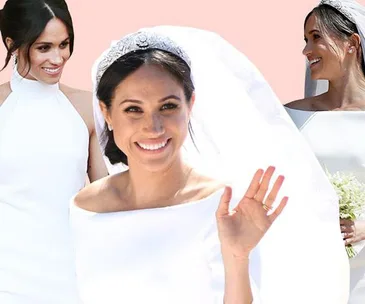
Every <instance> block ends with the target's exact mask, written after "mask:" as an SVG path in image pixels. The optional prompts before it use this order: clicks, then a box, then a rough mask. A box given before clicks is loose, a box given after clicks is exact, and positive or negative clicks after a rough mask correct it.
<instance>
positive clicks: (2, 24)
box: [0, 0, 74, 72]
mask: <svg viewBox="0 0 365 304" xmlns="http://www.w3.org/2000/svg"><path fill="white" fill-rule="evenodd" d="M53 18H58V19H60V20H61V21H62V22H63V23H64V24H65V26H66V28H67V32H68V35H69V38H70V54H72V52H73V46H74V30H73V25H72V18H71V15H70V12H69V10H68V7H67V4H66V2H65V1H64V0H7V1H6V3H5V5H4V7H3V9H2V10H1V12H0V31H1V36H2V39H3V42H4V44H5V47H6V49H7V55H6V58H5V64H4V67H3V68H2V70H3V69H5V68H6V67H7V65H8V64H9V61H10V58H11V55H12V53H13V52H14V51H16V50H17V49H19V48H20V47H24V50H25V54H26V60H27V61H28V63H30V55H29V50H30V47H31V46H32V45H33V43H34V42H35V41H36V40H37V39H38V37H39V36H40V35H41V34H42V32H43V31H44V29H45V27H46V26H47V23H48V22H49V21H50V20H51V19H53ZM6 38H11V39H12V40H13V44H12V45H11V46H10V47H8V46H7V44H6ZM29 70H30V65H29ZM29 70H28V72H29Z"/></svg>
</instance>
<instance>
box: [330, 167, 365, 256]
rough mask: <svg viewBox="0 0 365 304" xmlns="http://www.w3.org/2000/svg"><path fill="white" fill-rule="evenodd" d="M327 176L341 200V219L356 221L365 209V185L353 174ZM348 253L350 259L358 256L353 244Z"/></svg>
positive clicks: (349, 246)
mask: <svg viewBox="0 0 365 304" xmlns="http://www.w3.org/2000/svg"><path fill="white" fill-rule="evenodd" d="M327 175H328V177H329V180H330V181H331V183H332V185H333V187H334V188H335V190H336V193H337V195H338V198H339V205H340V218H341V219H347V220H352V221H354V220H356V219H357V218H358V217H359V216H360V215H361V214H362V212H363V210H364V207H365V185H364V184H363V183H361V182H360V181H358V180H357V179H356V177H355V176H354V175H353V174H345V173H342V172H336V173H335V174H333V175H331V174H330V173H329V172H328V171H327ZM346 252H347V255H348V257H349V258H353V257H354V256H355V255H356V254H357V252H356V250H355V249H354V248H353V246H352V245H351V244H349V245H346Z"/></svg>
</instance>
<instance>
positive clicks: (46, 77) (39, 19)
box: [0, 0, 107, 304]
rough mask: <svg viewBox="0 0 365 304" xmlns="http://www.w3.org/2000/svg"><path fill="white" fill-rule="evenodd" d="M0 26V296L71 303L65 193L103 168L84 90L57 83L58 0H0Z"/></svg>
mask: <svg viewBox="0 0 365 304" xmlns="http://www.w3.org/2000/svg"><path fill="white" fill-rule="evenodd" d="M0 29H1V34H2V39H3V42H4V45H5V47H6V49H7V56H6V58H5V65H4V68H5V67H6V66H7V65H8V64H9V61H10V60H11V58H12V57H13V59H14V69H13V75H12V77H11V80H10V82H7V83H4V84H2V85H1V86H0V172H1V174H0V231H2V232H6V234H5V233H1V234H0V303H12V304H29V303H37V304H46V303H55V304H56V303H62V304H63V303H69V304H74V303H78V299H77V294H76V283H75V270H74V267H73V265H74V263H73V255H72V248H71V245H70V235H69V229H68V202H69V200H70V198H71V197H72V195H74V194H75V193H76V192H78V191H79V190H80V189H81V188H83V186H84V183H85V176H86V174H88V177H89V179H90V180H91V181H94V180H96V179H98V178H100V177H103V176H105V175H106V174H107V173H106V169H105V166H104V164H103V161H102V157H101V153H100V149H99V146H98V144H97V140H96V136H95V132H94V122H93V115H92V106H91V94H90V93H88V92H83V91H80V90H77V89H73V88H70V87H67V86H65V85H62V84H59V80H60V78H61V76H62V72H63V68H64V66H65V64H66V63H67V61H68V59H69V58H70V56H71V54H72V51H73V44H74V34H73V26H72V19H71V16H70V13H69V11H68V8H67V4H66V3H65V2H64V1H63V0H8V1H7V2H6V4H5V6H4V8H3V9H2V10H1V13H0Z"/></svg>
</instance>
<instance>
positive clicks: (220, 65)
mask: <svg viewBox="0 0 365 304" xmlns="http://www.w3.org/2000/svg"><path fill="white" fill-rule="evenodd" d="M143 31H146V32H148V31H152V32H154V33H160V34H162V35H165V36H168V37H170V38H171V39H172V40H174V41H175V42H176V43H177V44H178V45H180V46H182V47H183V48H184V49H185V51H186V52H187V54H188V55H189V57H190V59H191V62H192V74H193V79H194V83H195V87H196V101H195V105H194V109H193V114H192V115H193V117H192V119H191V122H192V127H193V130H194V133H195V135H194V141H195V143H196V146H197V149H198V150H199V151H198V150H197V149H196V148H195V146H194V144H193V143H192V140H191V139H190V138H187V140H186V143H185V146H184V156H185V157H186V160H187V161H188V162H190V163H191V164H192V165H193V166H194V167H196V168H198V169H200V170H201V171H202V172H204V173H206V174H209V175H211V176H214V177H216V178H219V179H224V180H225V181H226V182H227V183H230V184H232V185H233V187H234V191H235V194H236V195H241V194H242V193H243V192H244V191H245V190H246V187H247V186H248V182H249V181H250V179H251V177H252V176H253V173H254V172H255V170H256V169H257V168H259V167H261V168H264V167H266V166H268V165H275V166H276V167H277V172H278V173H280V174H284V175H285V176H286V182H285V185H284V187H283V189H282V193H283V194H284V193H285V195H288V196H289V197H290V199H289V204H288V206H287V208H286V210H284V212H283V214H282V215H281V216H280V217H279V218H278V220H277V222H276V223H275V224H274V225H273V227H272V228H271V229H270V231H269V232H268V233H267V235H266V236H265V238H264V239H263V240H262V242H261V243H260V246H259V247H258V248H257V249H256V250H255V252H254V253H253V255H252V263H251V275H252V277H253V278H254V279H255V281H256V283H257V285H258V287H259V289H260V298H261V301H262V303H275V304H276V303H281V304H293V303H295V304H301V303H303V304H304V303H305V304H308V303H311V304H316V303H318V304H320V303H321V304H322V303H331V304H340V303H341V304H342V303H345V302H346V301H347V296H348V285H349V283H348V282H349V269H348V259H347V255H346V253H345V250H344V246H343V242H342V238H341V233H340V228H339V214H338V202H337V198H336V195H335V193H334V190H333V188H332V187H331V185H330V184H329V182H328V180H327V178H326V176H325V174H324V173H323V171H322V169H321V167H320V165H319V163H318V162H317V160H316V158H315V156H314V155H313V153H312V152H311V151H310V149H309V147H308V146H307V144H306V143H305V141H304V139H303V138H302V136H301V135H300V133H299V131H298V130H297V128H296V127H295V125H294V124H293V122H292V121H291V119H290V117H289V116H288V114H287V113H286V111H285V110H284V108H283V107H282V105H281V103H280V102H279V100H278V99H277V97H276V96H275V94H274V93H273V91H272V90H271V88H270V86H269V85H268V83H267V82H266V81H265V79H264V78H263V77H262V75H261V74H260V73H259V71H258V70H257V69H256V68H255V66H254V65H253V64H252V63H251V62H250V61H249V60H248V59H247V58H246V57H245V56H244V55H243V54H242V53H240V52H239V51H238V50H236V49H235V48H234V47H233V46H232V45H230V44H229V43H228V42H226V41H225V40H224V39H222V38H221V37H220V36H218V35H217V34H215V33H212V32H207V31H203V30H198V29H193V28H184V27H173V26H159V27H154V28H149V29H143ZM107 53H108V50H107V51H106V52H104V53H103V55H102V56H101V57H100V58H99V59H98V60H97V61H96V62H95V64H94V67H93V82H94V111H95V123H96V130H97V133H98V135H99V136H100V134H101V132H102V130H103V129H104V126H105V121H104V119H103V117H102V115H101V112H100V109H99V106H98V100H97V99H96V96H95V90H96V72H97V67H98V64H99V63H100V62H101V60H102V59H103V58H104V57H105V56H106V54H107ZM99 138H100V137H99ZM108 165H109V170H110V172H112V173H113V172H116V171H120V170H123V167H121V166H116V167H115V166H114V167H113V166H111V165H110V164H108Z"/></svg>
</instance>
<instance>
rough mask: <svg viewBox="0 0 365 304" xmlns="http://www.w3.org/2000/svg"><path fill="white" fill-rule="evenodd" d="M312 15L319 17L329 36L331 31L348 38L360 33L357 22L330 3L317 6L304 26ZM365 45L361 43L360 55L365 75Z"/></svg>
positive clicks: (323, 30) (319, 22)
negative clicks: (364, 49)
mask: <svg viewBox="0 0 365 304" xmlns="http://www.w3.org/2000/svg"><path fill="white" fill-rule="evenodd" d="M312 15H314V16H316V17H317V20H318V25H319V27H320V29H321V31H322V32H323V33H324V34H326V35H327V36H328V35H329V33H331V34H333V35H334V36H335V37H336V38H338V39H341V40H347V39H349V38H350V37H351V36H352V35H353V34H359V31H358V29H357V27H356V24H355V23H354V22H352V21H351V20H349V18H347V17H346V16H345V15H344V14H342V13H341V12H340V11H339V10H337V9H336V8H334V7H332V6H330V5H327V4H321V5H319V6H317V7H315V8H314V9H313V10H312V11H311V12H310V13H309V14H308V15H307V17H306V18H305V21H304V26H305V25H306V24H307V21H308V19H309V17H310V16H312ZM363 47H364V46H362V45H360V48H359V51H358V56H359V60H360V65H361V70H362V73H363V75H364V76H365V63H364V60H363V53H362V48H363Z"/></svg>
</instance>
